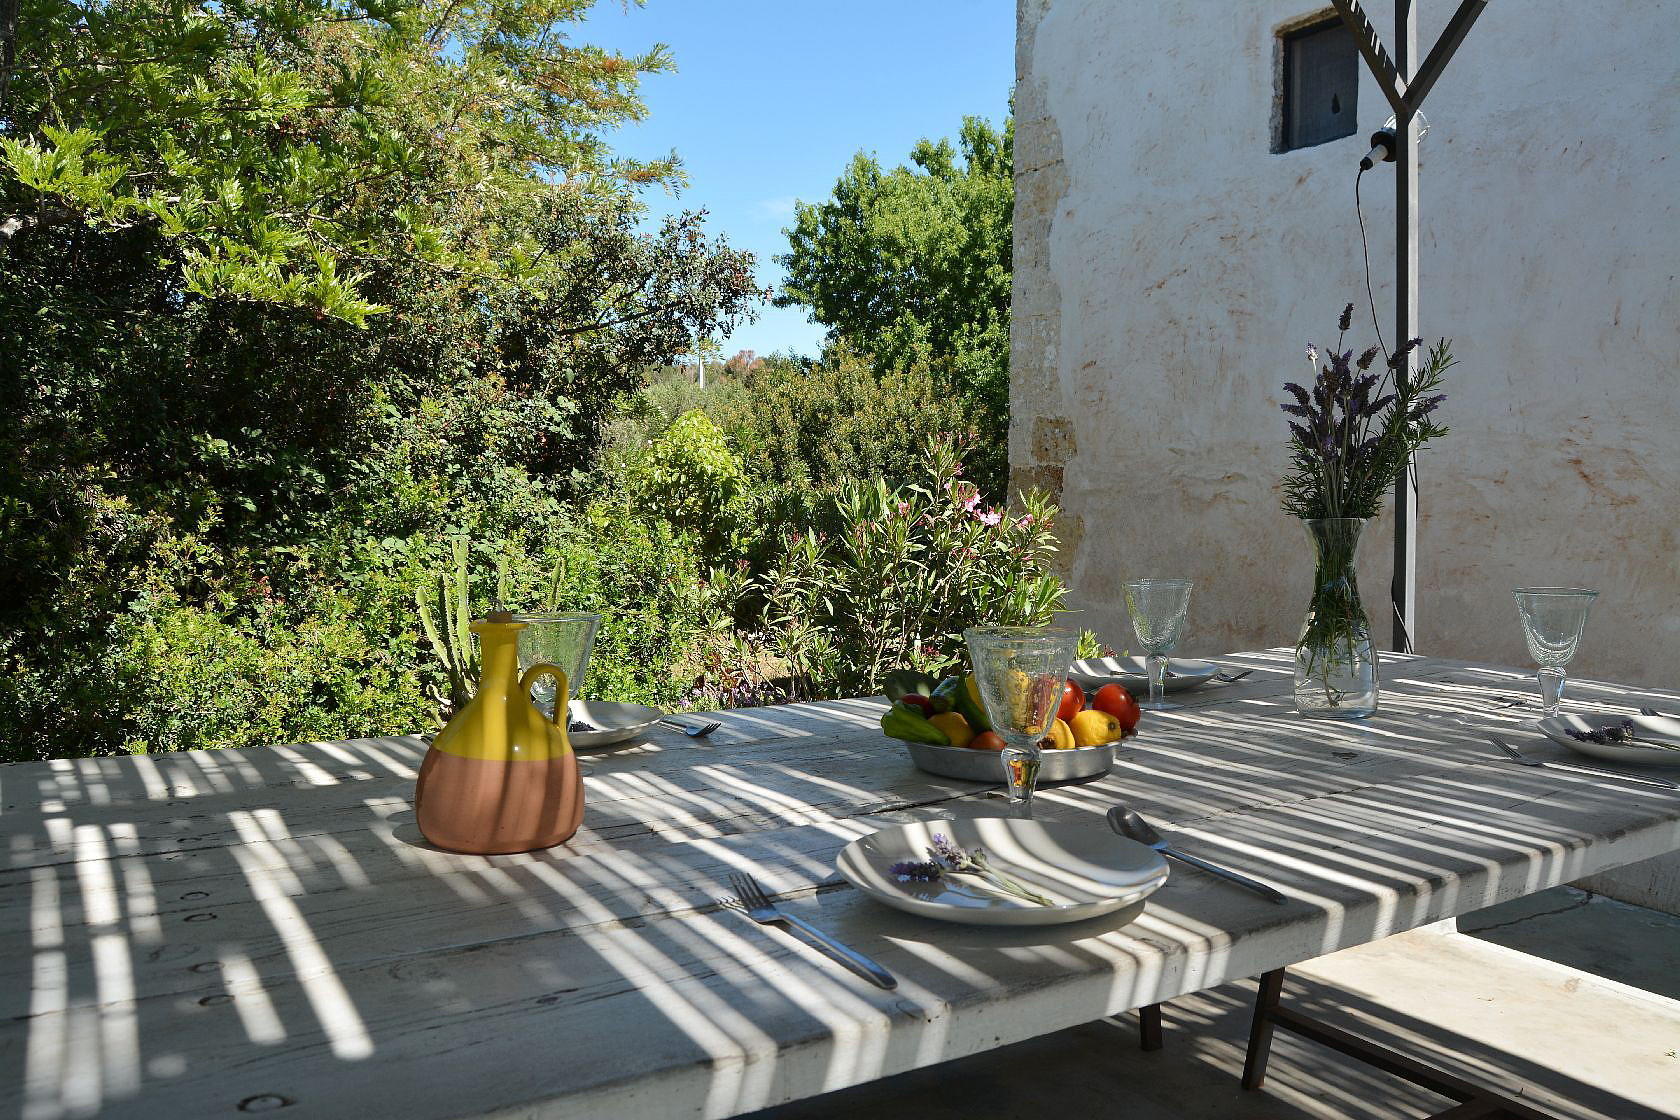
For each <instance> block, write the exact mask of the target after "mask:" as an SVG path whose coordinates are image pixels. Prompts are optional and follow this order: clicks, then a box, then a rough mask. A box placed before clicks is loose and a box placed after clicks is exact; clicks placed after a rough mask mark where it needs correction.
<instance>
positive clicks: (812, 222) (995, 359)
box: [777, 117, 1015, 494]
mask: <svg viewBox="0 0 1680 1120" xmlns="http://www.w3.org/2000/svg"><path fill="white" fill-rule="evenodd" d="M1014 133H1015V129H1014V122H1013V119H1011V120H1006V121H1005V122H1004V126H1003V128H1002V129H1001V130H999V129H994V128H992V127H991V126H990V125H989V124H988V123H987V122H985V121H984V120H981V119H979V118H977V117H968V118H965V119H964V121H963V125H962V130H961V132H960V133H959V134H958V138H957V143H956V145H955V146H953V145H952V143H951V142H950V141H949V140H940V141H939V142H937V143H934V142H932V141H928V140H923V141H921V142H920V143H918V144H917V145H916V147H915V148H914V150H913V151H912V152H911V153H910V161H911V166H900V167H896V168H893V169H892V170H890V171H883V170H882V168H881V164H880V162H879V161H878V160H877V159H876V158H875V157H874V156H871V155H866V154H864V153H861V152H860V153H859V154H858V155H857V156H855V157H854V158H853V159H852V162H851V165H850V166H849V167H848V168H847V169H846V172H845V174H844V175H842V176H841V177H840V180H839V182H837V183H836V184H835V187H834V193H833V195H832V196H831V197H830V198H828V199H827V200H825V201H822V202H818V203H803V202H802V203H800V204H799V206H798V208H797V210H796V212H795V219H794V225H793V227H792V228H791V229H789V230H788V231H787V233H788V239H789V243H790V251H789V252H788V253H787V254H786V255H784V256H782V257H780V258H779V260H780V261H781V263H782V264H783V265H784V266H785V267H786V269H787V273H788V281H787V284H786V285H785V287H784V288H783V289H782V291H781V292H780V293H779V294H778V296H777V303H778V304H779V305H782V306H788V305H802V306H805V307H808V308H810V310H811V314H812V316H813V317H814V318H815V319H816V320H817V322H819V323H822V324H823V325H824V326H826V327H827V328H828V329H829V335H830V338H831V339H832V340H834V341H839V340H845V341H846V342H847V343H848V344H850V345H851V346H852V347H853V348H855V349H856V350H859V351H862V352H864V353H867V354H870V355H873V357H874V358H875V360H876V361H877V362H880V363H882V364H883V365H884V366H886V367H887V368H890V369H894V370H908V369H911V368H913V367H917V366H920V367H922V368H924V369H925V370H927V371H928V372H929V373H930V374H931V375H932V376H934V377H936V378H937V379H939V381H940V383H941V385H942V387H943V388H945V389H946V390H947V391H950V392H953V393H955V394H957V395H958V397H959V398H960V399H961V400H962V401H963V402H964V403H965V404H966V406H967V407H968V409H969V410H970V411H971V412H972V414H973V416H974V424H973V427H974V428H975V429H976V430H977V431H978V432H979V433H980V437H981V439H980V445H979V446H978V447H977V448H976V449H975V450H974V453H973V454H971V455H970V459H969V462H970V468H971V469H972V470H973V471H974V472H975V474H976V477H977V478H978V479H979V481H980V482H981V484H982V486H984V487H985V488H986V490H987V491H988V492H989V493H998V494H1001V493H1002V488H1003V485H1004V479H1005V476H1006V473H1007V441H1008V426H1009V290H1010V271H1011V257H1010V253H1011V244H1010V221H1011V215H1012V213H1013V209H1014V183H1013V159H1014V157H1013V147H1014Z"/></svg>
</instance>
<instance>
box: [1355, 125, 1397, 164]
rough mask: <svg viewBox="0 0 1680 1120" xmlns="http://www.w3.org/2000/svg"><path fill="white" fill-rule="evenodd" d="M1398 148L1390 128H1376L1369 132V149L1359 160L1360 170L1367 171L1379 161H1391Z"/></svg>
mask: <svg viewBox="0 0 1680 1120" xmlns="http://www.w3.org/2000/svg"><path fill="white" fill-rule="evenodd" d="M1398 148H1399V145H1398V144H1397V143H1396V142H1395V138H1394V130H1393V129H1392V128H1379V129H1377V130H1376V131H1375V132H1373V133H1371V150H1370V151H1369V152H1367V153H1366V155H1365V158H1364V159H1362V160H1360V161H1359V168H1360V170H1361V171H1369V170H1371V168H1373V167H1375V166H1376V165H1377V164H1379V163H1393V162H1394V153H1395V151H1396V150H1397V149H1398Z"/></svg>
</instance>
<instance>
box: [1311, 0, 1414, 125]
mask: <svg viewBox="0 0 1680 1120" xmlns="http://www.w3.org/2000/svg"><path fill="white" fill-rule="evenodd" d="M1330 3H1331V5H1332V6H1334V7H1335V9H1336V12H1337V13H1338V14H1339V15H1340V16H1341V17H1342V22H1343V23H1344V24H1346V25H1347V28H1348V30H1349V31H1351V32H1353V41H1354V42H1355V43H1356V44H1358V46H1359V53H1360V54H1362V55H1364V56H1365V65H1367V66H1369V67H1370V68H1371V76H1372V77H1374V78H1376V79H1377V86H1378V87H1379V88H1380V89H1381V90H1382V92H1383V96H1384V97H1386V98H1388V103H1389V104H1390V105H1392V106H1394V115H1395V116H1396V117H1399V118H1400V119H1402V120H1404V119H1405V118H1406V117H1408V116H1410V112H1409V110H1408V109H1407V108H1406V79H1405V78H1403V77H1401V75H1400V71H1399V70H1398V69H1396V68H1395V65H1394V60H1393V59H1392V58H1389V57H1388V50H1387V49H1386V48H1385V47H1384V46H1383V45H1382V40H1381V39H1379V38H1378V37H1377V29H1376V28H1375V27H1372V26H1371V17H1370V16H1368V15H1366V14H1365V9H1364V8H1361V7H1360V6H1359V0H1330Z"/></svg>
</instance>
